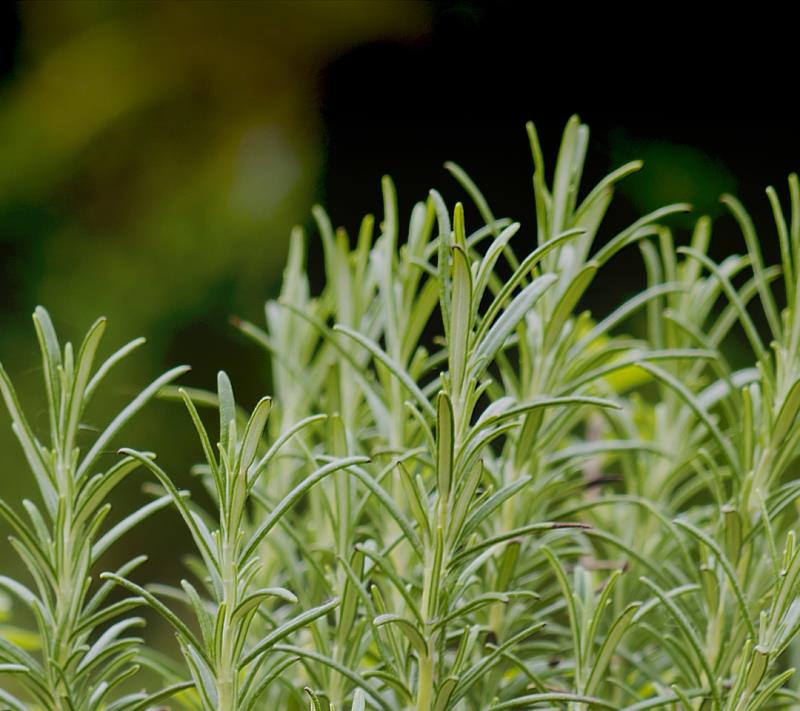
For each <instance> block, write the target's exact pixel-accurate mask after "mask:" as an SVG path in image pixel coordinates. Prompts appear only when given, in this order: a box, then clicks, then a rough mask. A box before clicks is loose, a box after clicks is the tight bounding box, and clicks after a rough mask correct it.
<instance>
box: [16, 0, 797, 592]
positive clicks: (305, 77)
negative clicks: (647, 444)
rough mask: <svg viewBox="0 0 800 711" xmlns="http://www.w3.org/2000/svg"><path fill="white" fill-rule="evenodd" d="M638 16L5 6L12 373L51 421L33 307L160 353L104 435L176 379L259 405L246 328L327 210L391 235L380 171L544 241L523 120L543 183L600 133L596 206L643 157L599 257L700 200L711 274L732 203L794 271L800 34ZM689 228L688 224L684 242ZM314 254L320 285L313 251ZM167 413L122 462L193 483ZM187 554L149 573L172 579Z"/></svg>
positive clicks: (333, 5) (589, 172)
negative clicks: (168, 374)
mask: <svg viewBox="0 0 800 711" xmlns="http://www.w3.org/2000/svg"><path fill="white" fill-rule="evenodd" d="M639 7H640V9H639V10H636V11H625V10H624V9H623V8H622V6H620V7H615V8H611V7H609V6H607V5H606V4H603V7H602V9H601V10H594V11H587V10H586V9H584V8H581V7H580V6H579V5H577V4H575V5H570V6H564V7H561V8H560V9H559V8H555V9H554V8H553V7H548V8H547V11H545V9H544V6H542V5H541V4H539V3H508V2H484V1H479V0H458V1H456V0H454V1H450V2H410V1H409V2H367V1H366V0H364V1H363V2H357V1H355V2H353V1H351V2H338V1H335V0H329V1H328V2H258V3H256V2H252V3H251V2H230V3H222V2H219V3H213V2H189V1H185V2H160V3H156V2H148V3H143V2H83V1H81V2H44V1H40V2H28V3H20V4H14V3H4V4H2V5H1V6H0V27H2V50H1V52H0V75H2V79H0V360H2V362H3V364H4V365H5V366H6V368H7V370H8V371H9V372H10V373H11V375H12V377H13V379H14V380H15V382H16V384H17V387H18V389H19V390H20V393H21V397H22V399H23V401H24V402H25V404H26V406H27V407H28V411H29V416H30V417H31V419H32V420H33V421H34V423H35V425H36V426H37V427H39V426H40V425H42V424H43V423H44V420H45V414H44V410H43V404H42V396H41V387H40V380H41V378H40V376H41V373H40V368H39V365H38V356H36V355H35V351H34V349H35V338H34V334H33V329H32V328H31V325H30V314H31V312H32V311H33V308H34V307H35V305H36V304H37V303H43V304H44V305H45V306H47V307H48V308H49V310H50V311H51V313H52V315H53V318H54V321H55V323H56V326H57V328H59V329H60V330H61V331H62V332H63V333H64V334H65V336H66V337H67V338H70V339H72V340H78V339H79V338H81V337H82V334H83V332H84V331H85V329H86V328H87V327H88V325H89V324H90V322H91V321H92V320H93V319H94V318H95V317H96V316H98V315H100V314H107V315H108V316H109V319H110V322H109V323H110V326H109V333H108V336H107V341H108V345H107V347H106V351H105V352H110V350H111V348H112V347H117V346H118V345H120V344H121V343H122V342H124V341H125V340H128V339H130V338H133V337H135V336H138V335H142V334H144V335H146V336H147V337H148V339H149V343H148V346H147V348H146V349H145V350H143V351H142V352H141V353H139V354H138V355H137V356H136V358H135V360H134V361H133V362H132V363H131V364H129V365H128V366H126V367H124V368H122V369H121V370H120V371H119V373H117V374H116V376H115V377H114V378H113V379H112V381H111V382H110V384H109V388H108V390H107V396H106V398H105V401H104V402H101V403H100V404H98V406H97V408H96V409H95V410H92V411H91V412H90V416H91V417H92V418H94V420H96V422H97V423H98V426H100V425H102V424H103V423H104V422H105V421H107V420H108V418H109V417H110V415H111V414H112V412H113V409H114V408H115V407H119V406H120V405H121V404H123V403H124V402H125V401H126V400H127V399H128V398H130V397H131V395H132V393H133V392H134V391H135V389H136V388H137V387H141V386H143V385H144V383H146V382H147V381H148V379H152V378H153V377H155V375H156V374H157V373H159V372H160V371H162V370H164V369H165V368H166V367H168V366H171V365H174V364H176V363H179V362H186V363H190V364H191V365H192V366H193V368H194V370H193V372H192V373H191V374H190V375H189V376H187V378H186V382H188V383H190V384H193V385H198V386H202V387H209V386H211V385H212V384H213V377H214V373H215V372H216V370H217V369H219V368H220V367H224V368H225V369H226V370H228V371H229V372H230V373H231V375H232V378H233V380H234V384H235V385H237V386H238V392H239V395H240V399H241V400H242V401H243V402H244V404H246V405H247V406H250V405H252V404H253V403H254V402H255V400H256V399H257V397H258V396H259V395H260V394H262V393H263V392H268V391H269V370H268V367H267V360H266V357H265V356H264V354H262V353H260V352H259V351H257V349H256V348H255V347H254V346H253V345H252V344H250V343H247V342H245V341H244V339H243V338H242V337H241V336H239V335H238V334H237V333H236V332H235V331H234V329H232V328H231V327H230V326H229V325H228V317H229V316H230V315H231V314H234V313H235V314H239V315H242V316H245V317H247V318H249V319H252V320H254V321H256V322H258V323H261V322H262V321H263V316H262V314H263V310H262V309H263V303H264V301H265V300H266V299H267V298H270V297H272V296H274V295H275V294H276V290H277V288H278V283H279V282H278V280H279V276H280V271H281V269H282V265H283V259H284V257H285V249H286V241H287V238H288V234H289V230H290V228H291V226H292V225H294V224H302V225H305V226H306V227H308V228H309V230H310V231H312V232H313V230H312V228H311V222H310V219H309V211H310V208H311V206H312V205H313V204H314V203H315V202H320V203H322V204H323V205H325V206H326V207H327V209H328V210H329V212H330V214H331V216H332V219H333V221H334V223H335V224H337V225H343V226H345V227H346V228H347V229H348V230H350V231H351V232H353V231H355V229H356V228H357V226H358V223H359V221H360V219H361V217H362V216H363V214H364V213H366V212H375V213H378V214H379V212H380V204H381V202H380V200H381V198H380V177H381V175H383V174H384V173H388V174H390V175H391V176H392V177H393V178H394V180H395V182H396V185H397V188H398V192H399V195H400V203H401V205H400V206H401V215H405V216H406V217H405V218H403V219H407V215H408V214H409V210H410V207H411V205H412V204H413V202H415V201H417V200H420V199H424V198H425V196H426V194H427V191H428V189H430V188H431V187H437V188H438V189H440V190H441V191H442V192H443V194H444V195H445V197H446V198H447V199H448V201H449V202H451V203H452V201H453V200H455V199H462V198H463V195H462V193H461V191H460V190H459V189H458V187H457V186H456V185H455V184H454V182H453V180H452V179H451V178H450V177H449V175H448V174H447V173H446V172H445V171H444V170H443V168H442V164H443V163H444V161H445V160H455V161H457V162H458V163H459V164H461V165H462V167H464V168H465V169H466V170H467V171H468V172H469V173H470V175H471V176H472V177H473V179H474V180H475V181H476V182H477V184H478V185H479V186H480V187H481V188H482V190H483V192H484V194H485V195H486V197H487V199H488V200H489V202H490V204H491V205H492V208H493V210H494V212H495V214H497V215H507V216H510V217H513V218H515V219H518V220H521V221H522V223H523V230H522V233H521V234H520V236H518V237H517V239H518V240H520V241H522V240H526V239H533V234H534V230H533V224H534V223H533V220H534V214H533V199H532V190H531V187H530V186H531V172H532V166H531V159H530V154H529V150H528V143H527V137H526V134H525V128H524V123H525V121H527V120H529V119H532V120H534V121H535V122H536V125H537V127H538V129H539V132H540V136H541V139H542V143H543V148H544V151H545V157H546V160H547V163H548V165H549V166H550V167H551V169H552V166H553V164H554V160H555V155H556V152H557V149H558V142H559V140H560V134H561V131H562V129H563V126H564V123H565V122H566V120H567V119H568V118H569V116H570V115H571V114H573V113H578V114H580V116H581V118H582V119H583V120H584V121H585V122H586V123H588V124H589V126H590V127H591V129H592V136H593V140H592V143H591V145H590V149H589V156H588V161H587V168H586V178H585V182H584V185H585V186H586V188H587V189H588V188H589V187H591V185H593V184H594V183H595V182H596V181H597V180H599V179H600V178H601V177H602V176H603V175H604V174H605V173H606V172H608V171H609V170H610V169H613V168H614V167H616V166H618V165H620V164H622V163H623V162H625V161H627V160H630V159H633V158H644V159H645V160H646V167H645V170H644V171H643V172H642V173H641V174H639V175H637V176H635V177H632V178H630V179H629V180H628V181H626V183H624V185H623V187H622V188H621V190H620V196H619V199H618V201H617V203H616V204H615V205H614V207H613V209H612V211H611V214H610V215H609V221H608V224H607V226H606V228H605V229H604V231H603V233H602V235H601V241H602V239H607V238H609V237H610V236H611V235H613V234H614V228H615V227H620V226H622V225H624V224H626V223H627V222H628V221H630V220H631V219H633V218H635V216H638V215H639V214H641V213H642V211H644V210H649V209H654V208H656V207H658V206H660V205H663V204H665V203H668V202H671V201H675V200H681V201H683V200H689V201H690V202H692V203H693V204H694V205H695V206H696V207H697V210H698V213H700V214H702V213H708V214H711V215H713V216H715V218H717V220H716V223H715V236H714V242H713V244H714V246H713V248H712V254H713V255H714V256H715V257H717V258H721V257H724V256H725V255H727V254H730V253H731V252H734V251H741V250H743V243H742V240H741V237H740V235H739V234H738V232H737V230H736V229H735V227H734V225H733V223H732V220H731V219H730V218H729V217H726V216H725V215H724V213H723V211H722V210H721V207H720V205H719V202H718V197H719V195H720V193H722V192H725V191H732V192H735V193H736V194H737V195H738V196H739V197H740V198H741V199H742V200H743V202H744V203H745V205H747V206H748V208H749V209H750V211H751V214H752V215H753V217H754V220H755V222H756V225H757V226H758V227H759V228H760V234H761V240H762V244H763V249H764V252H765V257H766V261H767V262H768V263H774V262H775V261H776V259H777V250H776V246H777V239H776V237H775V234H774V230H773V229H772V221H771V214H770V210H769V205H768V203H767V201H766V198H765V196H764V188H765V187H766V186H767V185H769V184H775V185H776V186H778V187H779V192H780V194H781V195H782V196H784V198H785V196H786V189H785V179H786V176H787V175H788V173H789V172H790V171H792V170H796V169H798V168H800V139H799V138H798V133H797V120H796V117H795V114H794V111H793V106H794V103H795V102H796V99H797V82H796V79H795V77H794V76H793V73H794V60H795V53H794V51H793V50H792V46H793V44H792V42H791V41H790V40H791V38H790V37H784V34H788V33H790V32H791V25H790V23H788V22H787V21H782V20H781V18H780V17H778V16H776V17H774V18H771V19H770V20H761V19H759V18H757V17H753V16H748V17H746V18H741V19H740V21H739V24H740V25H741V26H740V27H737V28H736V30H735V31H734V29H732V27H733V25H734V24H736V23H735V18H732V17H731V15H730V14H727V15H724V14H720V15H719V16H716V17H711V18H710V19H709V20H708V22H707V23H704V24H700V22H699V20H698V17H696V13H697V12H698V11H699V9H698V8H681V7H679V6H677V5H670V6H669V7H667V6H663V7H662V6H659V5H657V4H648V5H647V6H646V11H645V10H643V9H641V8H644V7H645V6H644V5H640V6H639ZM783 27H785V28H786V29H785V30H782V29H781V28H783ZM468 216H469V217H470V219H472V221H473V224H474V223H475V220H476V218H475V215H474V213H469V212H468ZM687 226H688V225H687V223H685V222H684V223H682V224H678V225H676V228H677V230H678V235H679V237H680V238H685V237H686V234H687V232H686V227H687ZM517 244H521V242H518V243H517ZM310 245H311V246H310V248H309V250H310V260H311V271H312V273H313V274H315V275H317V276H318V275H319V273H320V268H319V261H320V260H319V258H318V256H319V255H318V249H317V248H316V242H315V241H314V238H313V237H312V239H311V242H310ZM642 283H643V275H642V270H641V267H640V261H639V255H638V252H637V251H636V250H635V249H634V250H629V251H628V252H626V253H624V254H622V255H620V257H619V258H618V259H616V261H615V262H614V264H613V265H612V266H611V267H610V268H609V269H608V270H607V271H606V273H605V274H604V275H603V277H602V278H601V279H600V280H599V281H598V283H597V286H596V287H595V288H594V290H593V292H592V293H591V294H590V301H591V303H589V304H587V306H589V307H591V308H592V309H593V310H594V311H595V312H598V313H602V312H603V311H605V310H607V309H608V308H609V307H610V306H611V305H612V304H615V303H617V302H619V300H620V299H622V298H624V297H625V296H626V295H628V294H630V293H632V292H634V291H635V290H637V289H638V288H640V287H641V285H642ZM98 400H101V398H98ZM148 412H149V413H150V414H149V415H146V416H143V417H141V418H139V420H137V422H136V423H135V425H134V426H133V427H132V428H131V429H130V430H129V431H128V433H127V435H126V436H125V437H123V439H124V440H125V442H124V443H129V444H133V445H135V446H141V447H143V448H147V449H153V450H155V451H158V452H159V453H160V457H161V460H162V462H163V463H164V466H165V467H166V468H167V470H168V471H171V472H173V473H174V474H175V476H176V477H177V478H178V479H180V480H182V479H183V478H184V477H185V476H186V473H187V471H188V468H189V465H190V463H191V462H193V461H195V460H196V459H199V457H200V452H199V450H198V447H197V445H196V443H195V442H194V438H193V433H192V430H191V425H190V423H189V422H188V418H186V417H185V415H184V413H183V412H182V411H181V410H180V408H179V407H177V406H175V405H173V404H169V403H156V404H154V405H153V406H152V408H151V409H150V410H149V411H148ZM7 425H8V422H7V418H6V416H5V415H3V414H0V462H2V465H0V482H1V483H0V491H1V494H0V495H2V496H3V497H4V498H7V499H8V500H11V501H16V500H17V499H18V497H19V496H20V495H22V494H30V490H31V483H30V481H29V480H28V478H27V475H26V474H25V473H24V472H25V470H24V467H23V466H22V464H21V461H22V460H21V456H20V455H19V454H18V453H17V451H16V447H15V442H14V441H13V439H12V437H11V435H10V433H9V428H8V426H7ZM120 444H122V442H120ZM139 485H140V481H139V482H135V483H132V484H131V486H130V487H129V489H127V490H125V491H124V492H122V495H121V498H120V501H119V504H118V506H119V508H120V509H121V510H125V509H126V508H130V507H133V506H135V505H136V504H137V502H139V501H141V498H140V494H139V491H138V487H139ZM171 520H172V519H171V518H170V516H169V515H168V514H166V513H165V514H162V515H161V519H160V521H161V522H162V524H161V526H162V527H159V526H154V527H149V528H148V527H145V528H143V529H142V533H141V535H140V537H139V538H138V539H137V540H136V541H135V546H134V547H135V548H136V550H133V549H131V550H128V551H121V552H119V553H118V557H119V558H122V557H130V556H131V555H133V554H135V553H138V552H140V551H141V550H151V551H152V550H158V547H159V544H160V543H162V542H163V538H164V530H169V531H170V532H171V531H172V524H171ZM163 526H167V527H168V528H167V529H165V528H163ZM176 530H177V529H176ZM170 535H172V534H170ZM181 535H182V534H180V533H176V534H175V538H174V541H172V542H173V543H174V545H171V546H170V547H169V548H168V549H164V548H163V546H162V550H164V553H163V555H162V556H161V557H160V558H159V557H158V556H155V559H154V561H153V563H152V565H151V568H150V569H149V570H148V571H147V573H146V574H147V575H150V576H152V577H153V578H164V577H166V578H170V577H172V576H176V575H178V574H179V573H180V571H179V570H178V569H176V567H175V559H176V558H177V557H178V556H179V554H180V550H181V546H182V545H183V543H184V540H183V538H181ZM115 555H117V554H115ZM11 558H12V557H11V555H10V549H9V547H8V546H2V547H0V568H3V569H4V570H6V569H11V568H12V567H13V566H15V565H16V563H15V562H12V559H11Z"/></svg>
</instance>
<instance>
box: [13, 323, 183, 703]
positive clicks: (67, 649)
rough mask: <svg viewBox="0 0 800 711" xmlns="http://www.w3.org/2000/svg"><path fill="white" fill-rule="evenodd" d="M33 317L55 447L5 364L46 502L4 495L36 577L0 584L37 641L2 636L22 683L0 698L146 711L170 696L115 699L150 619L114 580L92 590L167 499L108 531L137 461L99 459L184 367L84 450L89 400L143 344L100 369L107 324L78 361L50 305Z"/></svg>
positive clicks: (96, 330)
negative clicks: (109, 558) (100, 565)
mask: <svg viewBox="0 0 800 711" xmlns="http://www.w3.org/2000/svg"><path fill="white" fill-rule="evenodd" d="M33 322H34V326H35V327H36V335H37V337H38V340H39V347H40V350H41V354H42V369H43V372H44V381H45V389H46V393H47V412H48V416H49V417H48V421H49V445H44V444H42V443H41V442H40V441H39V439H38V438H37V437H36V435H35V434H34V432H33V430H32V429H31V426H30V424H29V421H28V420H27V419H26V417H25V414H24V413H23V411H22V408H21V406H20V403H19V401H18V399H17V395H16V393H15V391H14V387H13V386H12V384H11V381H10V380H9V378H8V376H7V374H6V372H5V370H4V369H3V368H2V366H0V392H2V395H3V400H4V401H5V404H6V406H7V408H8V411H9V413H10V415H11V421H12V428H13V430H14V434H15V435H16V436H17V439H18V440H19V443H20V445H21V446H22V449H23V451H24V452H25V458H26V460H27V462H28V466H29V467H30V470H31V473H32V474H33V477H34V479H35V481H36V484H37V487H38V489H39V494H40V497H41V500H40V502H39V503H38V504H37V503H35V502H33V501H28V500H25V501H23V502H22V505H23V508H24V509H25V514H24V516H25V517H27V518H25V517H23V515H21V514H20V513H18V512H17V510H16V509H15V508H14V507H12V506H11V505H9V504H8V503H7V502H5V501H3V500H2V499H0V514H2V517H3V519H4V520H5V522H6V523H7V524H8V525H9V527H10V528H11V532H12V536H11V539H10V540H11V546H12V547H13V548H14V550H15V551H16V553H17V554H18V555H19V557H20V559H21V561H22V562H23V563H24V565H25V568H26V569H27V572H28V574H29V575H30V582H28V583H26V582H24V581H20V580H13V579H11V578H8V577H6V576H0V587H2V588H3V589H5V590H6V591H7V592H8V593H9V594H10V595H12V596H14V598H15V599H16V600H17V601H18V602H19V603H20V604H22V605H23V606H24V607H26V608H27V609H28V610H29V612H30V613H31V615H32V616H33V619H34V621H35V624H36V634H35V636H34V638H33V640H31V641H32V642H33V646H35V647H36V649H35V650H33V651H31V650H27V649H25V648H23V646H22V645H18V644H14V643H13V642H12V641H11V640H10V639H8V638H6V636H5V635H4V636H3V637H2V638H0V674H2V675H3V676H6V677H7V676H8V675H13V678H14V682H15V683H14V686H13V689H11V690H10V689H8V686H7V685H6V684H3V686H2V687H0V702H2V703H3V704H5V706H6V707H8V708H11V709H14V711H23V710H27V709H29V708H41V709H48V711H51V710H52V711H77V710H78V709H81V711H83V710H84V709H86V710H87V711H94V710H95V709H112V708H113V709H117V710H118V711H123V710H125V711H133V710H134V709H144V708H147V707H149V706H150V704H151V703H153V702H154V701H155V700H157V698H161V697H163V696H168V695H169V694H170V693H171V691H170V690H166V691H164V692H156V694H155V696H147V695H146V694H140V693H134V694H126V695H122V696H118V697H117V698H116V699H114V695H115V694H116V693H117V691H118V689H119V687H120V685H121V684H122V683H123V682H124V681H125V680H126V679H128V678H129V677H131V676H132V675H134V674H135V673H136V672H137V670H138V668H139V666H138V664H136V657H137V655H138V648H139V645H140V643H141V640H140V639H137V638H135V637H131V636H129V635H130V631H131V630H132V629H133V628H135V627H139V626H141V625H142V623H143V619H142V618H141V617H135V616H131V615H130V612H131V610H132V609H133V608H135V607H137V606H138V605H139V604H140V603H141V602H142V600H141V599H140V598H137V597H128V598H124V599H122V600H119V601H117V602H114V603H111V604H109V602H108V598H109V594H110V593H111V591H112V589H113V585H112V584H111V583H102V584H100V585H93V578H92V571H93V570H94V569H96V567H97V561H98V559H99V558H100V557H101V556H102V555H103V553H104V552H105V551H106V550H108V548H109V547H110V546H112V545H113V544H114V543H115V542H116V541H117V540H119V538H121V537H122V536H124V535H125V534H126V533H127V532H128V531H129V530H130V529H131V528H132V527H133V526H135V525H136V524H137V523H139V522H140V521H142V520H143V519H145V518H146V517H147V516H149V515H150V514H151V513H153V512H154V511H157V510H158V509H160V508H163V507H164V506H165V505H166V504H168V503H169V498H168V497H160V498H158V499H155V500H154V501H152V502H151V503H149V504H147V505H145V506H143V507H142V508H141V509H139V510H138V511H135V512H134V513H132V514H130V515H129V516H127V517H126V518H124V519H123V520H121V521H119V522H118V523H116V524H115V525H114V526H112V527H111V528H108V529H107V530H106V531H105V533H101V532H102V530H103V525H104V523H105V520H106V517H107V516H108V514H109V511H110V509H111V506H110V504H109V503H108V501H107V500H108V497H109V494H110V493H111V492H112V491H113V489H114V488H115V487H116V486H117V485H118V484H119V483H120V482H122V481H123V480H124V479H125V477H127V476H128V475H129V474H130V473H131V472H132V471H134V470H135V469H136V467H137V466H138V463H137V461H136V460H135V459H134V458H133V457H123V458H121V459H119V460H118V461H117V462H116V463H115V464H112V465H110V466H108V467H107V468H105V470H104V471H102V472H98V471H97V470H98V469H99V468H100V466H101V464H100V462H101V459H102V456H101V455H103V453H104V452H105V450H106V449H107V448H108V446H109V445H110V443H111V442H112V441H113V440H114V439H115V437H116V435H117V433H118V432H119V431H120V430H121V429H122V428H123V427H124V425H125V424H126V423H127V422H128V421H129V420H130V419H131V418H132V417H133V416H134V415H135V414H136V413H137V412H138V411H139V410H140V409H141V408H142V407H143V406H144V405H145V404H146V403H147V401H148V400H150V399H151V398H152V397H153V395H155V394H156V393H157V392H158V390H159V389H160V388H161V387H162V386H164V385H166V384H167V383H169V382H170V381H172V380H173V379H175V378H176V377H178V376H179V375H181V374H182V373H184V372H185V371H186V370H188V368H186V367H178V368H173V369H172V370H170V371H168V372H167V373H165V374H164V375H162V376H161V377H160V378H158V379H156V380H155V381H154V382H153V383H152V384H151V385H149V386H148V387H147V388H145V390H143V391H142V392H141V393H140V394H139V395H138V396H137V397H135V398H134V399H133V400H132V401H131V402H130V404H129V405H128V406H127V407H125V408H124V409H123V410H122V411H121V412H120V413H119V414H118V415H117V416H116V417H115V418H114V419H113V420H112V422H111V423H110V424H109V425H108V426H107V427H106V428H105V429H104V430H102V432H101V433H100V435H99V436H98V437H97V438H96V439H95V440H94V442H93V443H92V445H91V447H89V448H88V451H85V452H82V451H81V445H80V444H79V441H78V440H79V430H80V425H81V417H82V415H83V414H84V410H85V408H86V405H87V404H88V403H89V401H90V400H91V398H92V397H93V396H94V394H95V392H96V391H97V389H98V388H99V386H100V385H101V384H102V382H103V380H104V378H105V377H106V375H107V374H108V373H109V371H110V370H111V369H112V368H113V367H114V366H115V365H116V364H117V363H119V361H121V360H122V359H123V358H125V357H126V356H127V355H128V354H129V353H130V352H131V351H133V350H134V349H136V348H137V347H139V346H140V345H141V344H142V343H143V339H138V340H135V341H132V342H131V343H129V344H127V345H126V346H123V347H122V348H120V349H119V350H118V351H116V353H114V354H113V355H111V356H110V357H109V358H108V359H107V360H106V361H105V362H104V363H103V364H102V365H101V366H100V367H99V368H97V369H96V370H94V373H93V368H94V361H95V356H96V353H97V349H98V346H99V345H100V340H101V338H102V336H103V332H104V330H105V325H106V324H105V320H104V319H100V320H98V321H96V322H95V323H94V325H93V326H92V327H91V328H90V329H89V332H88V333H87V335H86V338H85V339H84V340H83V343H82V344H81V347H80V348H79V349H78V352H77V354H76V353H75V352H74V350H73V348H72V345H71V344H70V343H67V344H66V345H65V346H64V348H63V350H62V349H61V346H60V344H59V342H58V338H57V336H56V332H55V330H54V328H53V325H52V323H51V321H50V317H49V316H48V314H47V312H46V311H45V310H44V309H42V308H38V309H36V312H35V313H34V316H33ZM5 474H6V475H8V474H9V473H8V472H6V473H5ZM144 560H145V556H143V555H142V556H139V557H137V558H134V559H133V560H131V561H130V562H128V563H126V564H125V565H124V566H122V568H121V569H120V570H119V571H118V572H119V574H121V575H128V574H130V573H131V572H133V570H134V569H135V568H136V567H137V566H138V565H140V564H141V563H142V562H143V561H144ZM15 636H17V635H15ZM17 688H18V689H19V690H18V691H16V690H15V689H17ZM112 699H113V700H112Z"/></svg>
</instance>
